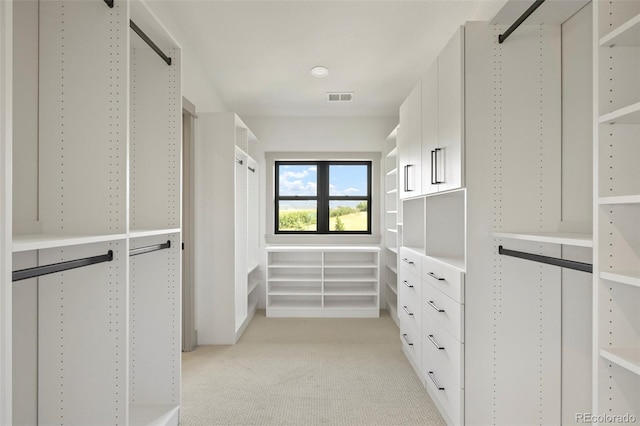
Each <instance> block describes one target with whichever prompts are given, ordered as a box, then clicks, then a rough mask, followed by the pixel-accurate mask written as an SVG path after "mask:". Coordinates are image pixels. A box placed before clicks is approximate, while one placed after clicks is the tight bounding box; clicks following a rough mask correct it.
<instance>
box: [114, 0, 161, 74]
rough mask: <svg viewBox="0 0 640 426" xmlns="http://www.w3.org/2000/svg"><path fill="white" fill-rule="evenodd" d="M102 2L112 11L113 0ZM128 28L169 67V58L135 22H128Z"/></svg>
mask: <svg viewBox="0 0 640 426" xmlns="http://www.w3.org/2000/svg"><path fill="white" fill-rule="evenodd" d="M104 2H105V3H106V4H107V6H109V7H110V8H112V9H113V2H114V0H104ZM129 27H130V28H131V29H132V30H133V31H135V32H136V34H138V35H139V36H140V38H141V39H142V40H144V42H145V43H147V44H148V45H149V47H150V48H152V49H153V51H154V52H156V53H157V54H158V55H159V56H160V57H161V58H162V60H163V61H165V62H166V63H167V65H171V58H170V57H168V56H167V55H165V53H164V52H163V51H162V49H160V48H159V47H158V45H157V44H155V43H154V42H153V40H151V39H150V38H149V36H147V35H146V34H145V33H144V31H142V30H141V29H140V27H139V26H137V25H136V23H135V22H133V21H132V20H129Z"/></svg>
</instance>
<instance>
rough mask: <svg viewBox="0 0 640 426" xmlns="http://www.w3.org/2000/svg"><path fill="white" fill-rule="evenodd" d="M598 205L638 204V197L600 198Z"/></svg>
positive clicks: (639, 199)
mask: <svg viewBox="0 0 640 426" xmlns="http://www.w3.org/2000/svg"><path fill="white" fill-rule="evenodd" d="M598 203H599V204H601V205H609V204H640V195H621V196H617V197H600V198H599V199H598Z"/></svg>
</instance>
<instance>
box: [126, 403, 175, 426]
mask: <svg viewBox="0 0 640 426" xmlns="http://www.w3.org/2000/svg"><path fill="white" fill-rule="evenodd" d="M179 413H180V407H179V406H178V405H135V404H134V405H131V407H129V425H130V426H161V425H162V426H165V425H177V424H178V418H179Z"/></svg>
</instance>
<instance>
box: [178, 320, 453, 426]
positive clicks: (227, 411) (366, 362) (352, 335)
mask: <svg viewBox="0 0 640 426" xmlns="http://www.w3.org/2000/svg"><path fill="white" fill-rule="evenodd" d="M382 313H383V316H381V317H380V318H372V319H333V318H331V319H329V318H327V319H325V318H321V319H299V318H265V316H264V311H258V313H257V314H256V317H255V318H254V320H253V321H252V322H251V324H250V325H249V327H248V328H247V330H246V332H245V333H244V335H243V336H242V338H241V339H240V341H239V342H238V344H237V345H235V346H201V347H198V348H197V349H196V350H195V351H193V352H189V353H184V354H183V357H182V415H181V417H182V423H181V424H182V425H185V426H188V425H206V426H230V425H261V426H267V425H269V426H271V425H273V426H275V425H299V426H300V425H367V426H373V425H380V426H383V425H384V426H390V425H402V426H414V425H415V426H418V425H420V426H421V425H444V421H443V420H442V418H441V417H440V415H439V414H438V411H437V409H436V408H435V406H434V405H433V403H432V402H431V400H430V399H429V396H428V395H427V392H426V391H425V390H424V388H423V386H422V384H421V383H420V381H419V380H418V377H417V376H416V374H415V373H414V371H413V369H412V368H411V366H410V365H409V362H408V361H407V360H406V358H405V357H404V354H403V353H402V348H401V345H400V339H399V337H398V336H399V331H398V328H397V327H396V325H395V324H394V323H393V321H392V320H391V318H390V317H389V316H388V315H387V313H386V311H382Z"/></svg>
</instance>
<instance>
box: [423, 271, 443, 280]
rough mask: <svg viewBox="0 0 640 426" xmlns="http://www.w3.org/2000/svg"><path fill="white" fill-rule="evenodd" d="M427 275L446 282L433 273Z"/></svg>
mask: <svg viewBox="0 0 640 426" xmlns="http://www.w3.org/2000/svg"><path fill="white" fill-rule="evenodd" d="M427 275H429V276H430V277H432V278H435V279H436V280H438V281H446V280H445V279H444V278H441V277H439V276H437V275H436V274H434V273H433V272H427Z"/></svg>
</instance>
